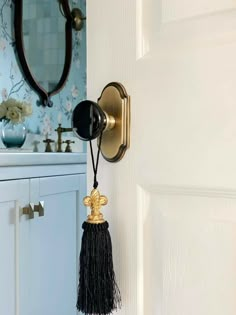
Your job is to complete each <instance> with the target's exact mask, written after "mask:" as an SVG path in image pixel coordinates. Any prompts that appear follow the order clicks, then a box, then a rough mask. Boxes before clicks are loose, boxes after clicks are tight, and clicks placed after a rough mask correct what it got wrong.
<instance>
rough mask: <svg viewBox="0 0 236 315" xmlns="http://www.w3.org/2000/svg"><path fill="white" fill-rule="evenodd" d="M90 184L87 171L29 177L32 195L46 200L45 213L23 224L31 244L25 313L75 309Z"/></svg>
mask: <svg viewBox="0 0 236 315" xmlns="http://www.w3.org/2000/svg"><path fill="white" fill-rule="evenodd" d="M85 186H86V185H85V175H68V176H56V177H47V178H37V179H31V180H30V200H31V202H33V203H34V204H38V203H39V201H42V202H44V216H38V214H35V217H34V219H32V220H28V222H27V223H28V224H27V226H26V227H25V228H24V229H22V228H21V231H22V238H21V239H22V240H24V242H25V244H27V245H26V246H24V249H25V250H24V255H23V257H22V263H21V271H22V272H21V275H22V281H21V284H22V286H21V289H22V295H21V298H22V301H21V314H22V315H32V314H34V315H54V314H56V315H65V314H68V315H73V314H74V315H75V314H76V296H77V282H78V255H79V247H80V237H81V235H80V234H81V232H80V231H81V225H82V221H83V219H84V216H85V211H86V210H85V209H84V207H83V206H82V203H81V201H82V198H83V196H84V194H85V188H86V187H85ZM22 267H23V268H22ZM25 267H26V268H25ZM23 278H25V279H26V281H25V282H24V281H23Z"/></svg>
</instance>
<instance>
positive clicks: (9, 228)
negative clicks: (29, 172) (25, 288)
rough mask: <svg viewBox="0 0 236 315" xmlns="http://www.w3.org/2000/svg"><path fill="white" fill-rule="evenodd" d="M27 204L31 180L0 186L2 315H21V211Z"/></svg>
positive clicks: (0, 311) (0, 301)
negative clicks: (19, 267)
mask: <svg viewBox="0 0 236 315" xmlns="http://www.w3.org/2000/svg"><path fill="white" fill-rule="evenodd" d="M28 200H29V181H28V180H12V181H1V182H0V248H1V259H0V280H1V281H0V297H1V299H0V314H7V315H18V314H19V269H18V266H19V211H20V207H21V206H24V205H25V204H26V203H27V202H28Z"/></svg>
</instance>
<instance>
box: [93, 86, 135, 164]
mask: <svg viewBox="0 0 236 315" xmlns="http://www.w3.org/2000/svg"><path fill="white" fill-rule="evenodd" d="M98 105H99V106H100V107H101V108H102V110H103V111H104V112H106V113H107V114H108V115H109V116H112V117H114V119H115V126H114V127H113V128H112V129H111V130H108V131H105V132H104V133H103V135H102V143H101V153H102V155H103V157H104V159H106V160H107V161H109V162H118V161H120V160H121V159H122V157H123V156H124V154H125V152H126V150H127V149H128V148H129V145H130V97H129V95H128V94H127V92H126V90H125V88H124V86H123V85H122V84H120V83H118V82H111V83H109V84H107V85H106V86H105V88H104V89H103V91H102V94H101V96H100V97H99V99H98Z"/></svg>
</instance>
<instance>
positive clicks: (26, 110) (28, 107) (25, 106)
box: [22, 103, 33, 116]
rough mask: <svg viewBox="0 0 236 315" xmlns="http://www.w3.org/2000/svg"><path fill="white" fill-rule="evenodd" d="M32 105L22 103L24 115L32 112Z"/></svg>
mask: <svg viewBox="0 0 236 315" xmlns="http://www.w3.org/2000/svg"><path fill="white" fill-rule="evenodd" d="M32 112H33V110H32V106H31V105H30V104H27V103H23V104H22V115H23V116H30V115H31V114H32Z"/></svg>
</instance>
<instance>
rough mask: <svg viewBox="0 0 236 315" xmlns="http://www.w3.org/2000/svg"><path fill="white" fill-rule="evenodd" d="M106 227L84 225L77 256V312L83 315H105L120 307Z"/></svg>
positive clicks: (102, 224) (106, 224) (106, 225)
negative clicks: (78, 264) (78, 263)
mask: <svg viewBox="0 0 236 315" xmlns="http://www.w3.org/2000/svg"><path fill="white" fill-rule="evenodd" d="M108 227H109V224H108V222H104V223H101V224H90V223H87V222H84V223H83V225H82V228H83V229H84V233H83V237H82V245H81V252H80V273H79V287H78V300H77V309H78V311H81V312H82V313H84V314H85V315H107V314H111V313H112V311H113V310H117V309H118V308H120V307H121V296H120V291H119V288H118V286H117V283H116V279H115V273H114V270H113V260H112V243H111V237H110V233H109V231H108Z"/></svg>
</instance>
